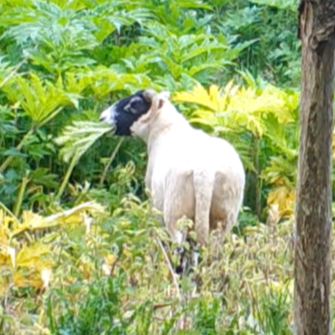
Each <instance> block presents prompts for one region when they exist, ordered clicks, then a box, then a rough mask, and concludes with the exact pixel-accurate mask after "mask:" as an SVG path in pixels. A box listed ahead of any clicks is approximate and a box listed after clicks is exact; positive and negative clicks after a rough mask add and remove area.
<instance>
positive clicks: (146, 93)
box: [143, 89, 157, 102]
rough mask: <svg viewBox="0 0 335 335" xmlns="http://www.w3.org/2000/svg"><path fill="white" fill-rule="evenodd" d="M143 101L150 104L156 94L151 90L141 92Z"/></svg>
mask: <svg viewBox="0 0 335 335" xmlns="http://www.w3.org/2000/svg"><path fill="white" fill-rule="evenodd" d="M143 96H144V99H145V100H147V101H148V102H152V101H153V99H154V98H155V97H156V96H157V92H156V91H155V90H153V89H148V90H145V91H144V92H143Z"/></svg>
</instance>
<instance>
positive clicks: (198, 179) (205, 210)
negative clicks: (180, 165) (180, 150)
mask: <svg viewBox="0 0 335 335" xmlns="http://www.w3.org/2000/svg"><path fill="white" fill-rule="evenodd" d="M193 179H194V181H193V182H194V191H195V192H194V193H195V232H196V235H197V241H198V243H199V244H200V245H206V244H207V242H208V237H209V228H210V227H209V225H210V210H211V203H212V196H213V191H214V183H215V171H212V170H202V171H195V172H194V176H193Z"/></svg>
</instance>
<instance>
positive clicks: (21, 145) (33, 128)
mask: <svg viewBox="0 0 335 335" xmlns="http://www.w3.org/2000/svg"><path fill="white" fill-rule="evenodd" d="M36 130H37V128H36V126H35V125H34V126H32V127H31V128H30V130H29V131H28V133H27V134H26V135H24V137H23V139H22V140H21V142H20V143H19V144H18V145H17V146H16V148H15V149H16V150H18V151H20V150H21V149H22V147H23V145H24V143H25V142H26V140H27V139H28V138H29V137H30V136H32V135H33V134H34V132H35V131H36ZM13 159H14V156H8V157H7V159H6V160H5V161H4V162H3V163H2V165H1V166H0V173H3V172H4V171H5V170H6V169H7V167H8V166H9V165H10V163H11V162H12V161H13Z"/></svg>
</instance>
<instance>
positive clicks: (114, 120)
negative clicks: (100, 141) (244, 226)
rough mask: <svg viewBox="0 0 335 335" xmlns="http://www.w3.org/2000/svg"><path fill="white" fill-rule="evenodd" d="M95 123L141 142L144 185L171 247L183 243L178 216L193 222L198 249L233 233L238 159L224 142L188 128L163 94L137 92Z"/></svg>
mask: <svg viewBox="0 0 335 335" xmlns="http://www.w3.org/2000/svg"><path fill="white" fill-rule="evenodd" d="M100 120H101V121H102V122H106V123H108V124H110V125H113V126H114V135H116V136H134V137H138V138H141V139H142V140H143V141H144V142H145V143H146V145H147V150H148V162H147V170H146V175H145V186H146V187H147V189H148V190H149V192H150V195H151V198H152V203H153V206H154V208H156V209H158V210H159V211H160V212H161V213H162V221H163V223H164V224H165V226H166V228H167V231H168V233H169V235H170V237H171V240H172V241H173V242H175V243H177V244H180V243H182V241H183V235H182V233H181V232H180V231H179V230H178V228H177V221H178V220H179V219H181V218H182V217H187V218H188V219H190V220H192V221H193V222H194V229H195V233H196V239H197V242H198V244H200V246H206V245H207V244H208V239H209V234H210V232H211V231H213V230H216V231H219V232H220V234H221V235H220V236H223V234H226V233H228V232H229V231H230V230H231V229H232V228H233V226H234V225H235V224H236V222H237V218H238V214H239V211H240V209H241V206H242V203H243V196H244V188H245V171H244V167H243V164H242V161H241V159H240V156H239V154H238V153H237V151H236V150H235V149H234V147H233V146H232V145H231V144H230V143H228V142H227V141H226V140H224V139H221V138H218V137H214V136H210V135H209V134H207V133H205V132H204V131H202V130H200V129H196V128H194V127H193V126H191V124H190V123H189V122H188V120H187V119H186V118H185V117H184V116H183V115H182V114H181V113H179V112H178V111H177V109H176V108H175V106H174V105H173V104H172V103H171V101H170V95H169V93H168V92H161V93H157V92H156V91H154V90H152V89H147V90H141V91H138V92H136V93H135V94H133V95H131V96H128V97H127V98H124V99H122V100H119V101H118V102H116V103H115V104H113V105H112V106H111V107H109V108H107V109H106V110H104V111H103V112H102V113H101V116H100Z"/></svg>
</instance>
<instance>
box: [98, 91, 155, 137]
mask: <svg viewBox="0 0 335 335" xmlns="http://www.w3.org/2000/svg"><path fill="white" fill-rule="evenodd" d="M143 93H144V91H138V92H136V93H135V94H133V95H131V96H130V97H128V98H124V99H122V100H120V101H118V102H116V103H115V104H114V105H112V106H111V107H109V108H107V109H106V110H105V111H103V112H102V113H101V116H100V121H102V122H106V123H108V124H110V125H113V126H114V128H115V131H114V134H115V135H118V136H131V135H132V131H131V128H132V127H133V125H134V124H135V123H136V122H137V121H138V120H139V119H140V118H141V116H143V115H145V114H146V113H148V111H149V110H150V108H151V100H150V99H148V97H146V96H145V94H143Z"/></svg>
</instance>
